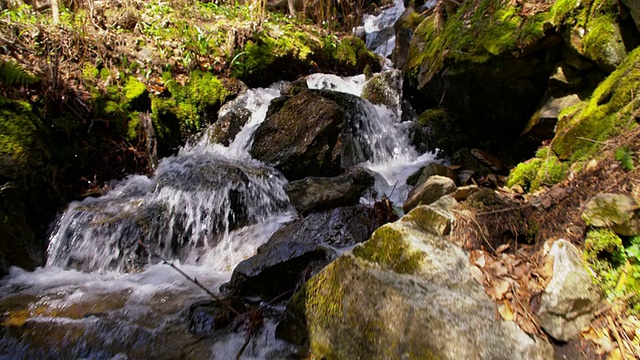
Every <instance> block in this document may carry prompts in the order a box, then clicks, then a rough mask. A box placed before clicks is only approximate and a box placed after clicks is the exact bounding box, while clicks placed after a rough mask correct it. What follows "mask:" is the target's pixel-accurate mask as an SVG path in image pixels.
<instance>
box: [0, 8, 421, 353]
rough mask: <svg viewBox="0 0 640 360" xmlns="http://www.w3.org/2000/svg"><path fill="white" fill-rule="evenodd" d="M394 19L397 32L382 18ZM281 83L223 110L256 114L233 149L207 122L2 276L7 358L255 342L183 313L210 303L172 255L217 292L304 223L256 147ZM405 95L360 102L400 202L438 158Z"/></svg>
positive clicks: (368, 153)
mask: <svg viewBox="0 0 640 360" xmlns="http://www.w3.org/2000/svg"><path fill="white" fill-rule="evenodd" d="M403 10H404V6H403V5H402V1H396V4H395V5H394V7H393V8H392V11H395V13H394V14H392V15H389V14H387V15H385V16H384V17H380V18H377V20H375V21H374V20H371V19H368V20H367V21H369V22H370V23H368V24H369V25H366V24H365V27H366V26H369V27H371V26H373V27H374V28H379V29H383V28H385V27H388V26H389V25H391V26H392V25H393V22H394V21H395V19H397V16H399V15H400V14H401V13H402V11H403ZM385 14H386V13H385ZM393 17H395V19H394V20H393V21H391V20H389V19H390V18H393ZM383 19H386V20H384V21H387V22H389V24H385V25H382V24H379V23H377V22H376V21H378V22H379V21H382V20H383ZM385 44H386V45H385ZM389 44H391V43H390V42H389V41H386V40H385V42H384V44H381V45H380V46H377V48H378V51H379V52H380V51H382V54H384V55H385V56H386V55H388V53H387V51H389V50H388V46H389ZM383 45H384V46H383ZM383 47H384V49H383ZM391 48H393V45H391ZM381 49H382V50H381ZM365 84H366V81H365V78H364V75H360V76H356V77H352V78H339V77H337V76H334V75H325V74H315V75H312V76H309V77H308V78H307V85H308V87H309V88H311V89H321V90H330V91H339V92H345V93H348V94H352V95H354V96H360V95H361V94H362V90H363V87H364V86H365ZM282 86H283V84H274V86H272V87H270V88H268V89H252V90H248V91H247V92H246V93H244V94H242V95H240V96H239V97H238V98H237V99H235V100H234V101H233V102H231V103H229V104H227V105H225V106H224V107H223V108H222V109H221V111H220V113H219V115H220V116H223V115H225V114H226V113H228V112H230V111H234V110H237V109H238V108H245V109H247V110H248V111H250V112H251V117H250V119H249V120H248V121H247V123H246V124H245V125H244V126H243V128H242V129H241V130H240V132H239V133H238V134H237V135H236V136H235V139H234V140H233V141H232V142H231V143H230V144H229V145H228V146H223V145H221V144H218V143H215V142H214V141H212V140H211V138H212V131H213V130H211V128H210V129H208V130H206V131H204V132H203V133H202V136H201V137H200V138H199V139H197V140H196V141H192V142H190V143H189V144H187V145H185V147H184V148H182V149H181V150H180V151H179V152H178V153H177V154H176V155H174V156H171V157H168V158H165V159H162V160H161V161H160V163H159V165H158V167H157V169H156V171H155V174H154V175H153V176H152V177H146V176H141V175H135V176H130V177H128V178H126V179H124V180H122V181H119V182H116V183H113V184H111V185H110V190H109V191H108V192H107V193H106V194H104V195H103V196H101V197H97V198H87V199H85V200H83V201H79V202H73V203H71V204H70V205H69V206H68V207H67V210H66V211H65V212H64V213H63V214H62V215H61V216H60V217H59V219H58V220H57V223H56V225H55V228H54V231H53V232H52V235H51V238H50V242H49V248H48V260H47V266H46V267H45V268H41V269H37V270H36V271H34V272H26V271H24V270H21V269H17V268H14V269H12V270H11V273H10V274H9V275H8V276H6V277H5V278H3V279H0V293H2V294H3V295H2V297H0V321H2V323H3V324H4V326H10V327H11V328H10V329H11V330H8V331H7V332H5V333H3V334H2V335H0V358H42V359H48V358H92V359H127V358H151V357H156V358H159V359H164V358H175V357H185V356H186V357H189V358H199V359H207V358H211V359H228V358H232V357H234V356H235V354H236V353H237V351H238V349H239V348H241V347H242V344H243V342H244V336H245V335H244V334H243V333H239V334H226V335H220V336H213V337H208V338H204V339H203V338H197V337H196V336H195V335H193V334H192V333H191V332H190V331H189V329H188V325H187V324H186V321H185V311H188V310H185V306H187V307H188V304H193V303H194V302H197V301H199V300H205V299H208V296H207V295H206V294H205V293H204V292H203V291H202V290H201V289H199V288H197V287H196V286H194V284H193V283H192V282H191V281H188V280H187V279H185V278H184V277H183V276H182V275H180V274H179V273H177V272H176V271H175V270H174V269H172V268H171V267H169V266H167V265H165V264H163V262H162V260H163V259H164V260H167V261H170V262H172V263H173V264H174V265H176V266H179V267H180V268H181V269H183V271H185V272H186V273H188V274H190V275H191V276H193V277H195V278H197V279H198V282H199V283H201V284H203V285H204V286H206V287H208V288H209V289H214V290H216V289H218V287H219V286H220V285H221V284H223V283H224V282H226V281H228V279H229V277H230V274H231V271H232V270H233V268H234V267H235V266H236V264H238V263H239V262H240V261H241V260H243V259H246V258H248V257H250V256H252V255H253V254H254V253H255V251H256V249H257V248H258V247H259V246H260V245H261V244H263V243H265V242H266V241H267V240H268V239H269V237H270V236H271V235H272V234H273V233H274V232H275V231H276V230H278V229H279V228H281V227H282V226H284V224H286V223H287V222H289V221H291V220H292V219H294V218H295V217H296V216H297V215H296V214H295V211H294V210H293V209H292V207H291V205H290V204H289V199H288V197H287V195H286V193H285V191H284V190H283V187H284V185H285V184H286V182H287V181H286V179H285V178H284V177H283V176H282V175H281V174H280V173H279V172H278V171H277V170H275V169H274V168H272V167H270V166H267V165H265V164H263V163H261V162H259V161H257V160H254V159H252V158H251V156H250V155H249V151H248V149H249V148H250V147H251V142H252V137H253V133H254V131H255V130H256V129H257V127H258V126H259V125H260V123H261V122H262V121H263V120H264V118H265V116H266V113H267V109H268V106H269V103H270V101H271V100H272V99H274V98H275V97H277V96H279V95H280V90H281V89H282ZM394 91H395V93H393V94H391V96H393V97H395V98H397V99H398V101H397V104H398V105H397V106H393V107H392V108H388V107H386V106H384V105H373V104H371V103H370V102H368V101H366V100H362V99H360V98H357V101H356V104H357V106H356V108H355V109H352V111H353V112H354V114H356V116H353V117H352V119H351V124H350V126H351V129H350V131H352V132H353V134H354V138H355V139H356V143H357V144H358V147H359V149H360V150H359V152H360V155H359V156H360V160H361V166H364V167H366V168H368V169H370V170H372V171H374V172H375V173H377V174H378V175H377V178H376V185H375V186H376V191H377V192H378V193H379V194H386V195H387V196H389V197H390V198H391V200H392V201H394V202H395V203H396V204H397V205H401V204H402V201H403V200H404V199H405V198H406V194H407V192H408V187H407V186H406V185H405V181H406V179H407V177H408V176H409V175H410V174H411V173H413V172H414V171H415V170H416V169H418V168H419V167H420V166H422V165H424V164H425V163H427V162H429V161H433V154H424V155H420V154H418V153H417V152H416V151H415V150H414V149H413V147H411V146H410V144H409V141H408V136H407V130H406V125H407V124H404V123H402V120H401V109H400V106H399V104H400V101H399V99H400V98H401V87H400V88H397V89H395V90H394ZM361 201H362V202H365V203H370V202H371V201H372V199H370V198H365V199H362V200H361ZM261 331H262V333H260V334H258V336H257V337H256V340H255V342H254V343H253V344H254V346H250V347H249V348H247V350H246V351H245V353H244V355H243V358H255V359H264V358H279V355H278V354H282V353H284V354H286V353H287V351H288V350H287V347H288V345H287V344H285V343H283V342H280V341H277V340H275V338H274V336H273V331H274V324H273V321H272V320H268V319H267V320H266V323H265V326H263V328H262V330H261ZM43 334H49V335H43Z"/></svg>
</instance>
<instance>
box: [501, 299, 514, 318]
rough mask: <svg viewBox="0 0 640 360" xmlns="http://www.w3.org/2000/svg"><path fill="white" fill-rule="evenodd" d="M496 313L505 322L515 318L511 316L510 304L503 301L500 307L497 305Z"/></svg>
mask: <svg viewBox="0 0 640 360" xmlns="http://www.w3.org/2000/svg"><path fill="white" fill-rule="evenodd" d="M498 312H499V313H500V316H502V318H503V319H504V320H506V321H511V320H513V319H514V318H515V315H514V314H513V309H512V308H511V303H509V302H508V301H503V302H502V303H501V304H500V305H498Z"/></svg>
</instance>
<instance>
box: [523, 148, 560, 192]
mask: <svg viewBox="0 0 640 360" xmlns="http://www.w3.org/2000/svg"><path fill="white" fill-rule="evenodd" d="M568 168H569V164H568V163H566V162H562V161H560V160H559V159H558V158H557V157H555V156H547V157H545V158H544V160H543V162H542V163H541V164H540V168H539V169H538V172H537V173H536V177H535V178H534V179H533V181H531V190H532V191H533V190H535V189H537V188H539V187H540V186H541V185H554V184H557V183H559V182H560V181H562V180H564V179H565V178H566V175H567V169H568Z"/></svg>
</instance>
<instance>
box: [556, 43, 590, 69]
mask: <svg viewBox="0 0 640 360" xmlns="http://www.w3.org/2000/svg"><path fill="white" fill-rule="evenodd" d="M561 51H562V60H563V61H564V62H566V63H567V65H569V66H571V67H573V68H574V69H577V70H580V71H589V70H591V69H593V67H594V66H596V64H595V63H594V62H593V61H591V60H589V59H587V58H586V57H584V56H582V55H580V53H579V52H578V51H577V50H576V49H574V48H572V47H570V46H563V47H562V50H561Z"/></svg>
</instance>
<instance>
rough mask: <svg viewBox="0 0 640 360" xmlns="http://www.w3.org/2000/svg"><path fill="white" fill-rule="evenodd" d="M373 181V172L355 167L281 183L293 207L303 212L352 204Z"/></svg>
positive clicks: (355, 202) (357, 200) (356, 201)
mask: <svg viewBox="0 0 640 360" xmlns="http://www.w3.org/2000/svg"><path fill="white" fill-rule="evenodd" d="M373 182H374V179H373V176H372V175H371V174H369V173H368V172H367V171H366V170H364V169H362V168H355V169H354V170H352V171H350V172H348V173H347V174H345V175H341V176H336V177H331V178H324V177H308V178H304V179H302V180H296V181H292V182H290V183H288V184H287V185H286V186H285V191H286V192H287V195H288V196H289V199H290V200H291V204H292V205H293V206H294V207H295V208H296V210H297V211H298V212H299V213H300V214H303V215H306V214H308V213H310V212H312V211H319V210H326V209H331V208H336V207H340V206H349V205H356V204H357V203H358V202H359V200H360V197H361V196H362V193H363V192H364V191H365V190H366V189H367V188H369V187H371V186H372V185H373Z"/></svg>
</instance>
